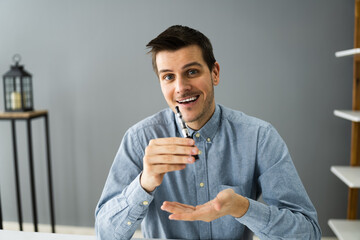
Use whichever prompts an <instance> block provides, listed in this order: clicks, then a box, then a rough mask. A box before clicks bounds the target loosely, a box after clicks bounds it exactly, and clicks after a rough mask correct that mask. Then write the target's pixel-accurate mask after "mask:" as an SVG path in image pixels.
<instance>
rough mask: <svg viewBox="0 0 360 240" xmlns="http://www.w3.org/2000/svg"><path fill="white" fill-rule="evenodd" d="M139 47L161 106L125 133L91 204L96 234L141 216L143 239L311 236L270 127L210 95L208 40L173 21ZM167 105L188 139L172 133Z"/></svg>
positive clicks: (299, 191) (312, 220)
mask: <svg viewBox="0 0 360 240" xmlns="http://www.w3.org/2000/svg"><path fill="white" fill-rule="evenodd" d="M147 47H149V48H151V50H150V52H151V53H152V61H153V68H154V71H155V73H156V74H157V76H158V78H159V81H160V86H161V90H162V93H163V95H164V97H165V100H166V102H167V104H168V105H169V108H168V109H165V110H163V111H161V112H159V113H157V114H155V115H153V116H151V117H149V118H146V119H145V120H143V121H141V122H139V123H137V124H136V125H134V126H133V127H131V128H130V129H129V130H128V131H127V132H126V134H125V135H124V138H123V140H122V143H121V146H120V148H119V151H118V153H117V155H116V157H115V160H114V163H113V165H112V167H111V170H110V173H109V176H108V179H107V181H106V184H105V187H104V190H103V193H102V196H101V198H100V201H99V203H98V206H97V208H96V213H95V214H96V223H95V225H96V232H97V236H98V239H129V238H131V237H132V235H133V234H134V232H135V230H136V229H137V228H138V226H139V225H140V223H141V228H142V231H143V234H144V237H146V238H171V239H251V236H252V233H255V234H256V235H257V236H259V237H260V238H261V239H320V236H321V232H320V228H319V225H318V222H317V214H316V210H315V209H314V207H313V205H312V203H311V201H310V199H309V197H308V196H307V193H306V191H305V189H304V187H303V185H302V183H301V180H300V179H299V177H298V174H297V172H296V169H295V167H294V165H293V163H292V160H291V157H290V155H289V152H288V150H287V147H286V145H285V143H284V141H283V140H282V139H281V137H280V136H279V134H278V133H277V132H276V130H275V129H274V128H273V127H272V126H271V125H270V124H269V123H266V122H264V121H262V120H259V119H256V118H253V117H250V116H247V115H245V114H244V113H241V112H239V111H234V110H231V109H228V108H226V107H224V106H222V105H219V104H216V103H215V99H214V86H217V85H218V84H219V80H220V78H219V73H220V66H219V63H218V62H216V60H215V58H214V55H213V50H212V46H211V43H210V41H209V39H208V38H207V37H206V36H204V35H203V34H202V33H200V32H199V31H197V30H194V29H191V28H188V27H184V26H172V27H170V28H168V29H167V30H165V31H164V32H163V33H161V34H160V35H159V36H158V37H157V38H155V39H153V40H152V41H150V42H149V44H148V45H147ZM176 106H179V108H180V111H181V113H182V115H183V119H184V121H185V122H186V123H187V125H188V127H189V131H190V134H191V135H192V138H193V139H189V138H183V136H182V135H181V127H180V125H179V123H178V122H177V120H176V116H175V107H176ZM195 155H198V157H199V159H198V160H195V157H194V156H195ZM260 194H262V198H263V199H264V201H265V203H266V204H263V203H260V202H257V201H256V199H257V198H258V197H259V196H260Z"/></svg>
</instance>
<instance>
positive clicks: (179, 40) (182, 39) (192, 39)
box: [146, 25, 216, 74]
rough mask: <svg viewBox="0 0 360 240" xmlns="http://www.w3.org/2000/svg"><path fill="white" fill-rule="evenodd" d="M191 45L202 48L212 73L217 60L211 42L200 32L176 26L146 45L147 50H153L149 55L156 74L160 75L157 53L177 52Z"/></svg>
mask: <svg viewBox="0 0 360 240" xmlns="http://www.w3.org/2000/svg"><path fill="white" fill-rule="evenodd" d="M190 45H197V46H199V47H200V48H201V51H202V55H203V58H204V60H205V62H206V64H207V66H208V67H209V70H210V71H211V70H212V68H213V66H214V63H215V61H216V60H215V57H214V53H213V48H212V45H211V42H210V40H209V39H208V38H207V37H206V36H205V35H204V34H202V33H201V32H199V31H198V30H195V29H192V28H189V27H186V26H181V25H174V26H171V27H169V28H168V29H166V30H165V31H164V32H162V33H160V35H159V36H157V37H156V38H154V39H153V40H151V41H150V42H149V43H148V44H147V45H146V47H147V48H151V49H150V51H149V53H151V54H152V65H153V69H154V71H155V73H156V74H158V73H157V65H156V54H157V53H159V52H160V51H163V50H173V51H175V50H179V49H180V48H183V47H187V46H190Z"/></svg>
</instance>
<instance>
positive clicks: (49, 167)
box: [45, 114, 55, 233]
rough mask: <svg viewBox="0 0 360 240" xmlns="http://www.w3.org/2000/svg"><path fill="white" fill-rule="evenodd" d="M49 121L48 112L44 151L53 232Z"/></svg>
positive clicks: (53, 214) (53, 229) (53, 210)
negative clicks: (45, 154)
mask: <svg viewBox="0 0 360 240" xmlns="http://www.w3.org/2000/svg"><path fill="white" fill-rule="evenodd" d="M49 135H50V134H49V121H48V114H46V115H45V137H46V153H47V168H48V186H49V201H50V222H51V230H52V232H53V233H55V213H54V212H55V209H54V199H53V189H52V174H51V158H50V137H49Z"/></svg>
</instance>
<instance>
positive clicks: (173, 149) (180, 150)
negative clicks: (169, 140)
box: [145, 144, 199, 156]
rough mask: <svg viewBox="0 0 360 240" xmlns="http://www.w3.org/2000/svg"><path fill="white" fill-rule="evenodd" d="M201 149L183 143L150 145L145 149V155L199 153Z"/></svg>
mask: <svg viewBox="0 0 360 240" xmlns="http://www.w3.org/2000/svg"><path fill="white" fill-rule="evenodd" d="M198 152H199V149H198V148H197V147H196V146H183V145H174V144H172V145H169V144H168V145H149V146H147V147H146V149H145V155H150V156H151V155H170V154H171V155H197V154H198Z"/></svg>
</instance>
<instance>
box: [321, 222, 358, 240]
mask: <svg viewBox="0 0 360 240" xmlns="http://www.w3.org/2000/svg"><path fill="white" fill-rule="evenodd" d="M328 224H329V226H330V228H331V230H333V232H334V233H335V235H336V236H337V237H338V238H339V240H360V220H338V219H330V220H329V221H328Z"/></svg>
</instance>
